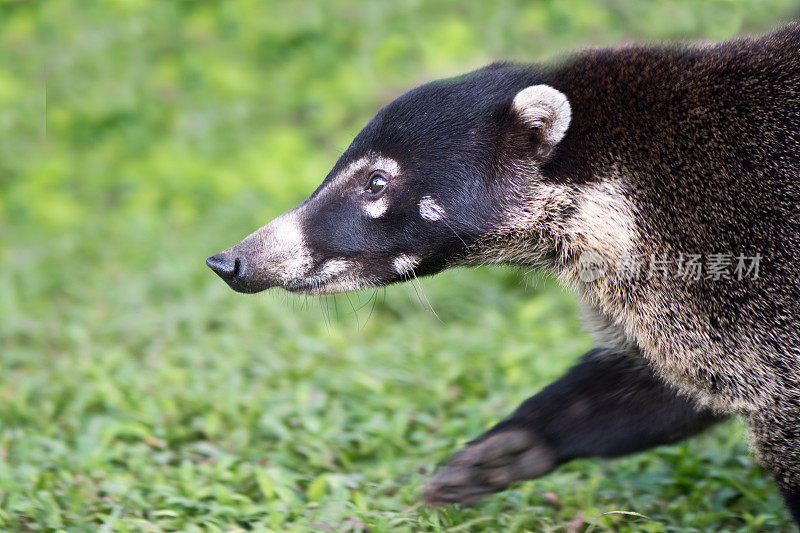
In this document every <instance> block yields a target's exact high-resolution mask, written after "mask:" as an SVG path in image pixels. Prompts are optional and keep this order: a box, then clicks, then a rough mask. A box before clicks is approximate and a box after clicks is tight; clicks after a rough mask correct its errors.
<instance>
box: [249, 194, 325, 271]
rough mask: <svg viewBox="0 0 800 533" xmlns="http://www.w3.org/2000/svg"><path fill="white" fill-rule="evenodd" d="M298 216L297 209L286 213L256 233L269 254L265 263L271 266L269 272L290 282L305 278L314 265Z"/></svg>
mask: <svg viewBox="0 0 800 533" xmlns="http://www.w3.org/2000/svg"><path fill="white" fill-rule="evenodd" d="M297 214H298V210H297V209H294V210H292V211H289V212H288V213H284V214H283V215H281V216H279V217H278V218H276V219H275V220H273V221H272V222H270V223H269V224H267V225H266V226H264V227H263V228H261V229H260V230H258V231H257V232H256V233H258V234H260V236H261V239H262V242H263V249H264V250H265V251H266V252H267V256H266V257H265V258H264V261H265V262H267V263H270V264H271V267H270V269H269V270H271V271H274V272H278V273H279V275H280V277H281V278H282V279H285V280H289V281H291V280H296V279H299V278H301V277H303V276H304V275H305V274H306V273H307V272H308V270H309V269H310V268H311V264H312V261H311V254H310V252H309V250H308V247H307V246H306V242H305V238H304V237H303V232H302V230H301V228H300V223H299V221H298V216H297ZM276 264H277V266H278V268H275V266H276Z"/></svg>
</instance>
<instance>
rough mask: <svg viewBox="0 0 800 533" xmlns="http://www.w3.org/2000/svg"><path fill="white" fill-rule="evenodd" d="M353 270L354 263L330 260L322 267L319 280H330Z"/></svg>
mask: <svg viewBox="0 0 800 533" xmlns="http://www.w3.org/2000/svg"><path fill="white" fill-rule="evenodd" d="M353 268H355V263H354V262H352V261H348V260H347V259H331V260H330V261H328V262H327V263H325V264H324V265H323V266H322V269H320V272H319V276H318V277H319V278H320V279H330V278H333V277H335V276H338V275H340V274H342V273H344V272H347V271H348V270H352V269H353Z"/></svg>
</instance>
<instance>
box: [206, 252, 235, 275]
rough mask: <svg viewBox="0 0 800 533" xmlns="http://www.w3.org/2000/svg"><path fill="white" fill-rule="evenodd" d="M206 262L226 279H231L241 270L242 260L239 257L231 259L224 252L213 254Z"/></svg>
mask: <svg viewBox="0 0 800 533" xmlns="http://www.w3.org/2000/svg"><path fill="white" fill-rule="evenodd" d="M206 264H207V265H208V266H209V268H211V270H213V271H214V272H216V273H217V275H218V276H219V277H221V278H222V279H224V280H225V281H231V280H232V279H233V278H235V277H236V275H237V274H239V271H240V270H241V264H242V262H241V260H240V259H239V258H238V257H237V258H235V259H231V258H230V257H227V256H225V255H223V254H217V255H212V256H211V257H209V258H208V259H206Z"/></svg>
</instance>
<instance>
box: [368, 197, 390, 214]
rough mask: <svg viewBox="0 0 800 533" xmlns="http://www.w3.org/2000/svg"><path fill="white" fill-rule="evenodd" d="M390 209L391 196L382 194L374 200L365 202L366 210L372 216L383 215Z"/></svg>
mask: <svg viewBox="0 0 800 533" xmlns="http://www.w3.org/2000/svg"><path fill="white" fill-rule="evenodd" d="M387 209H389V198H387V197H386V196H381V197H380V198H378V199H377V200H375V201H374V202H367V203H365V204H364V212H365V213H367V216H368V217H370V218H379V217H382V216H383V214H384V213H386V210H387Z"/></svg>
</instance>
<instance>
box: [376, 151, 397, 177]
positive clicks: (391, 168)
mask: <svg viewBox="0 0 800 533" xmlns="http://www.w3.org/2000/svg"><path fill="white" fill-rule="evenodd" d="M372 164H373V166H374V167H375V169H376V170H383V171H384V172H385V173H387V174H389V175H390V176H397V175H398V174H400V165H399V164H398V163H397V161H395V160H394V159H392V158H391V157H386V156H383V155H378V156H374V160H373V163H372Z"/></svg>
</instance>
